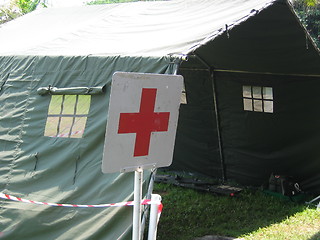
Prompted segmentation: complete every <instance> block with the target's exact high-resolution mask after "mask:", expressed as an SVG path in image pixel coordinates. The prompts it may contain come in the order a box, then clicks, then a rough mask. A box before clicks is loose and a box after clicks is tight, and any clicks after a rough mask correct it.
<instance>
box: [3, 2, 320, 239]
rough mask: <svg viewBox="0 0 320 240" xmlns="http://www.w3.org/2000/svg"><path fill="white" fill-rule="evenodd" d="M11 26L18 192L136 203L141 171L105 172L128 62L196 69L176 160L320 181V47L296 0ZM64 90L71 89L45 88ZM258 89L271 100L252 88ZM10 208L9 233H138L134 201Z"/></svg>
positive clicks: (7, 72) (12, 152)
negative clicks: (118, 85) (109, 129)
mask: <svg viewBox="0 0 320 240" xmlns="http://www.w3.org/2000/svg"><path fill="white" fill-rule="evenodd" d="M0 35H1V38H0V66H1V68H0V83H1V88H0V102H1V105H0V109H1V110H0V112H1V115H0V141H1V144H0V156H1V157H0V172H1V174H0V187H1V191H2V192H4V193H6V194H11V195H14V196H17V197H23V198H26V199H30V200H36V201H46V202H48V201H50V202H58V203H74V204H99V203H114V202H121V201H128V200H132V190H133V184H132V179H133V176H132V174H119V173H115V174H102V172H101V169H100V168H101V159H102V150H103V140H104V134H105V125H106V119H107V111H108V109H107V108H108V100H109V93H110V81H111V77H112V74H113V73H114V72H116V71H127V72H145V73H167V74H176V73H177V72H179V73H181V74H182V75H183V76H184V78H185V87H186V93H187V100H188V104H186V105H182V106H181V111H180V120H179V125H178V132H177V138H176V144H175V156H174V160H173V165H172V168H173V169H179V170H186V171H193V172H196V173H202V174H206V175H208V176H214V177H219V178H222V177H226V178H228V179H235V180H238V181H240V182H245V183H249V184H260V183H261V181H263V180H264V179H265V177H267V175H268V174H269V172H270V171H283V172H285V173H286V174H295V175H296V176H297V177H299V178H300V179H301V180H302V181H303V183H304V185H303V186H304V187H306V189H309V190H312V191H316V190H317V189H319V188H318V187H319V185H320V176H319V174H318V172H319V171H318V170H319V160H318V156H319V152H318V149H319V148H317V143H318V141H317V140H318V138H319V127H318V125H317V119H318V116H319V111H318V109H317V102H318V101H319V100H320V99H319V97H318V96H317V89H318V87H319V85H318V82H319V80H320V78H319V75H320V70H319V66H320V65H319V61H320V60H319V59H320V58H319V51H318V49H316V48H315V46H314V45H313V44H312V41H311V40H310V39H309V37H308V35H306V33H305V32H304V29H303V28H302V27H301V25H300V24H299V22H298V21H297V19H296V18H295V15H294V13H293V12H292V11H291V9H290V4H289V3H287V2H286V1H282V0H280V1H271V0H251V1H247V0H233V1H219V0H215V1H213V0H197V1H194V0H173V1H154V2H136V3H128V4H112V5H101V6H86V7H76V8H63V9H60V8H57V9H54V8H52V9H42V10H39V11H38V10H37V11H35V12H33V13H31V14H27V15H25V16H23V17H21V18H19V19H16V20H14V21H12V22H9V23H7V24H5V25H2V26H1V27H0ZM306 36H307V38H306ZM306 43H307V44H308V48H306ZM186 58H188V61H183V60H184V59H186ZM244 86H245V87H244ZM53 87H55V89H54V90H55V91H56V93H59V94H57V95H56V94H53V93H52V92H51V94H45V93H50V91H49V88H50V90H53V89H52V88H53ZM88 89H89V90H88ZM248 89H250V91H249V90H248ZM257 89H260V91H262V93H264V92H265V93H268V96H267V97H266V98H263V97H260V98H259V97H257V96H256V94H257V93H256V92H255V96H254V97H253V95H252V94H251V90H254V91H256V90H257ZM244 92H245V96H243V93H244ZM39 93H41V94H39ZM214 93H215V94H214ZM258 95H259V94H258ZM260 95H261V94H260ZM270 95H272V98H271V99H270ZM261 96H263V94H262V95H261ZM244 102H246V103H248V102H251V108H252V109H253V110H255V108H256V107H257V110H256V111H249V109H250V104H247V105H245V106H244ZM252 103H255V104H254V105H252ZM256 105H257V106H256ZM264 106H268V108H266V111H269V112H265V113H264V112H261V111H262V110H261V109H264ZM271 106H272V112H270V111H271V110H270V109H271ZM244 107H245V108H246V110H245V109H244ZM150 176H151V173H150V172H147V173H146V174H145V190H144V192H146V191H147V187H148V181H149V179H150ZM0 204H1V208H0V216H1V221H0V226H1V229H0V231H1V234H2V236H3V237H4V238H11V239H12V238H15V239H19V238H24V239H44V238H46V239H74V238H77V239H112V240H114V239H130V238H131V234H130V231H131V218H132V215H131V213H132V211H131V209H130V208H113V209H76V208H53V207H49V206H34V205H28V204H23V203H15V202H11V201H6V200H1V201H0Z"/></svg>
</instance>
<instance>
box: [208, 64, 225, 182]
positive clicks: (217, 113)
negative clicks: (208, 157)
mask: <svg viewBox="0 0 320 240" xmlns="http://www.w3.org/2000/svg"><path fill="white" fill-rule="evenodd" d="M209 71H210V78H211V83H212V92H213V104H214V111H215V117H216V125H217V134H218V144H219V155H220V163H221V170H222V182H225V181H226V180H227V177H226V166H225V161H224V154H223V150H222V147H223V146H222V136H221V131H220V114H219V111H218V101H217V88H216V82H215V77H214V70H213V68H209Z"/></svg>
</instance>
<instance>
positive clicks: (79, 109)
mask: <svg viewBox="0 0 320 240" xmlns="http://www.w3.org/2000/svg"><path fill="white" fill-rule="evenodd" d="M90 102H91V96H90V95H52V96H51V101H50V105H49V109H48V117H47V123H46V127H45V131H44V136H47V137H62V138H82V136H83V133H84V129H85V126H86V122H87V117H88V113H89V109H90Z"/></svg>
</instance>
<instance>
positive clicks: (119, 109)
mask: <svg viewBox="0 0 320 240" xmlns="http://www.w3.org/2000/svg"><path fill="white" fill-rule="evenodd" d="M182 87H183V77H182V76H180V75H166V74H145V73H124V72H116V73H115V74H114V75H113V78H112V84H111V94H110V102H109V111H108V121H107V129H106V136H105V145H104V152H103V160H102V172H104V173H112V172H119V171H121V172H126V171H135V170H137V169H138V168H142V169H147V168H154V167H165V166H169V165H170V164H171V163H172V156H173V147H174V142H175V135H176V128H177V122H178V113H179V106H180V97H181V91H182Z"/></svg>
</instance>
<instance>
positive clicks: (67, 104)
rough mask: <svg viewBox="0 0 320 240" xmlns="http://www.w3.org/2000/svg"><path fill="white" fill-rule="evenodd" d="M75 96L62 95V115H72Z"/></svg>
mask: <svg viewBox="0 0 320 240" xmlns="http://www.w3.org/2000/svg"><path fill="white" fill-rule="evenodd" d="M76 97H77V96H76V95H64V101H63V112H62V114H74V108H75V105H76Z"/></svg>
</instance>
